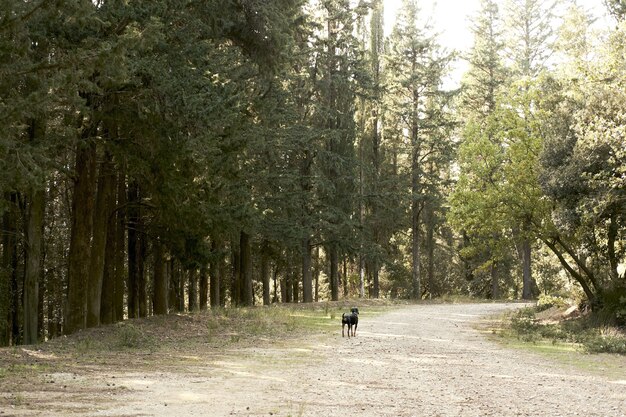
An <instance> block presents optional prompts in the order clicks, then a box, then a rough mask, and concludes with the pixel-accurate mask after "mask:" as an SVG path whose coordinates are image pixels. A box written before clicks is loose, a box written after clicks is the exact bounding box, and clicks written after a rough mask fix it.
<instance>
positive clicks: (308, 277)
mask: <svg viewBox="0 0 626 417" xmlns="http://www.w3.org/2000/svg"><path fill="white" fill-rule="evenodd" d="M309 240H310V239H309V236H307V237H304V238H303V239H302V297H303V300H302V301H303V302H305V303H312V302H313V275H312V273H311V245H310V244H309Z"/></svg>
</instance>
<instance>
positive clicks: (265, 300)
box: [261, 242, 270, 306]
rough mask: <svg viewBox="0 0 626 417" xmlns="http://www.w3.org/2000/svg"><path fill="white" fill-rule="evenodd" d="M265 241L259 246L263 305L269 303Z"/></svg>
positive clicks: (267, 261) (268, 266)
mask: <svg viewBox="0 0 626 417" xmlns="http://www.w3.org/2000/svg"><path fill="white" fill-rule="evenodd" d="M267 252H268V251H267V242H263V247H262V248H261V281H262V282H263V305H266V306H268V305H270V265H269V256H268V253H267Z"/></svg>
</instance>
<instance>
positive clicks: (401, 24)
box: [387, 1, 451, 299]
mask: <svg viewBox="0 0 626 417" xmlns="http://www.w3.org/2000/svg"><path fill="white" fill-rule="evenodd" d="M419 27H420V21H419V10H418V7H417V4H416V2H415V1H405V2H404V3H403V8H402V12H401V13H400V15H399V16H398V18H397V21H396V24H395V25H394V28H393V32H392V34H391V37H390V45H389V51H388V58H387V65H388V68H389V73H390V78H391V81H390V94H391V95H392V97H393V99H392V100H393V102H394V103H393V104H394V108H393V109H392V110H391V111H393V112H396V113H397V115H398V116H397V117H398V119H399V120H400V123H399V124H398V126H397V129H398V130H397V131H396V132H395V134H396V135H398V136H401V137H402V136H405V135H406V141H407V142H408V144H409V146H408V147H407V150H406V151H407V154H408V155H407V159H408V161H409V164H410V166H409V167H408V172H409V175H410V185H409V190H410V200H411V203H410V206H411V207H410V219H411V220H410V228H411V265H412V267H411V268H412V269H411V283H412V290H411V297H412V298H415V299H419V298H421V296H422V285H421V280H422V270H421V256H422V240H423V236H422V222H423V212H424V208H425V205H426V201H427V199H428V190H427V187H426V179H425V162H426V159H427V158H428V156H429V154H430V150H429V148H430V147H431V145H432V144H434V143H435V142H436V141H437V139H436V138H435V136H436V135H435V134H434V132H435V131H436V130H437V129H438V128H439V127H440V126H442V125H444V124H446V123H448V122H447V121H446V120H445V119H444V118H443V117H442V116H443V112H442V108H443V106H445V105H446V103H445V101H446V100H445V98H444V97H445V96H446V95H447V94H446V92H444V91H442V89H441V88H442V86H441V84H442V78H443V76H444V74H445V72H446V69H447V65H448V63H449V62H450V59H451V55H450V54H448V53H445V52H444V51H442V49H441V48H440V47H439V45H438V44H437V42H436V38H435V37H434V36H432V35H429V34H428V33H426V32H424V31H422V30H421V29H419ZM405 132H406V133H405Z"/></svg>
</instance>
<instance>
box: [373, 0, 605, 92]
mask: <svg viewBox="0 0 626 417" xmlns="http://www.w3.org/2000/svg"><path fill="white" fill-rule="evenodd" d="M383 1H384V8H385V16H384V19H385V32H386V33H387V34H388V33H389V32H391V28H392V26H393V23H394V21H395V15H396V13H397V11H398V9H399V8H400V6H401V4H402V0H383ZM498 3H500V4H503V3H504V1H502V0H501V1H499V2H498ZM577 3H578V4H579V5H581V6H583V7H585V8H586V9H588V10H589V11H590V12H591V13H592V14H593V15H594V16H598V17H600V18H601V20H600V22H601V23H602V22H604V23H606V22H608V19H607V17H606V9H605V7H604V5H603V2H602V0H578V2H577ZM418 6H419V7H420V9H421V12H422V15H423V16H427V17H429V18H430V19H431V22H432V26H433V27H434V28H435V31H436V32H437V33H439V43H440V44H441V45H442V46H444V47H446V48H448V49H450V50H457V51H467V50H469V49H470V48H471V46H472V44H473V37H472V34H471V32H470V30H469V19H470V18H471V17H473V16H475V15H476V13H477V12H478V10H479V9H480V0H418ZM501 10H502V7H501ZM466 67H467V66H466V64H465V63H464V62H462V61H459V62H457V64H456V68H455V70H454V71H453V74H452V75H451V78H452V79H451V83H452V84H453V85H458V83H459V82H460V77H461V75H462V73H463V72H464V70H465V68H466Z"/></svg>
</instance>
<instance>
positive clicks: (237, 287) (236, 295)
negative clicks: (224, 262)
mask: <svg viewBox="0 0 626 417" xmlns="http://www.w3.org/2000/svg"><path fill="white" fill-rule="evenodd" d="M240 238H241V236H240ZM235 240H236V239H233V240H232V241H231V244H230V248H231V252H232V256H231V266H232V277H231V282H230V303H231V305H232V306H238V305H240V304H241V303H242V299H241V291H242V290H241V279H240V276H241V256H240V247H239V246H240V245H239V241H237V242H235Z"/></svg>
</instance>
